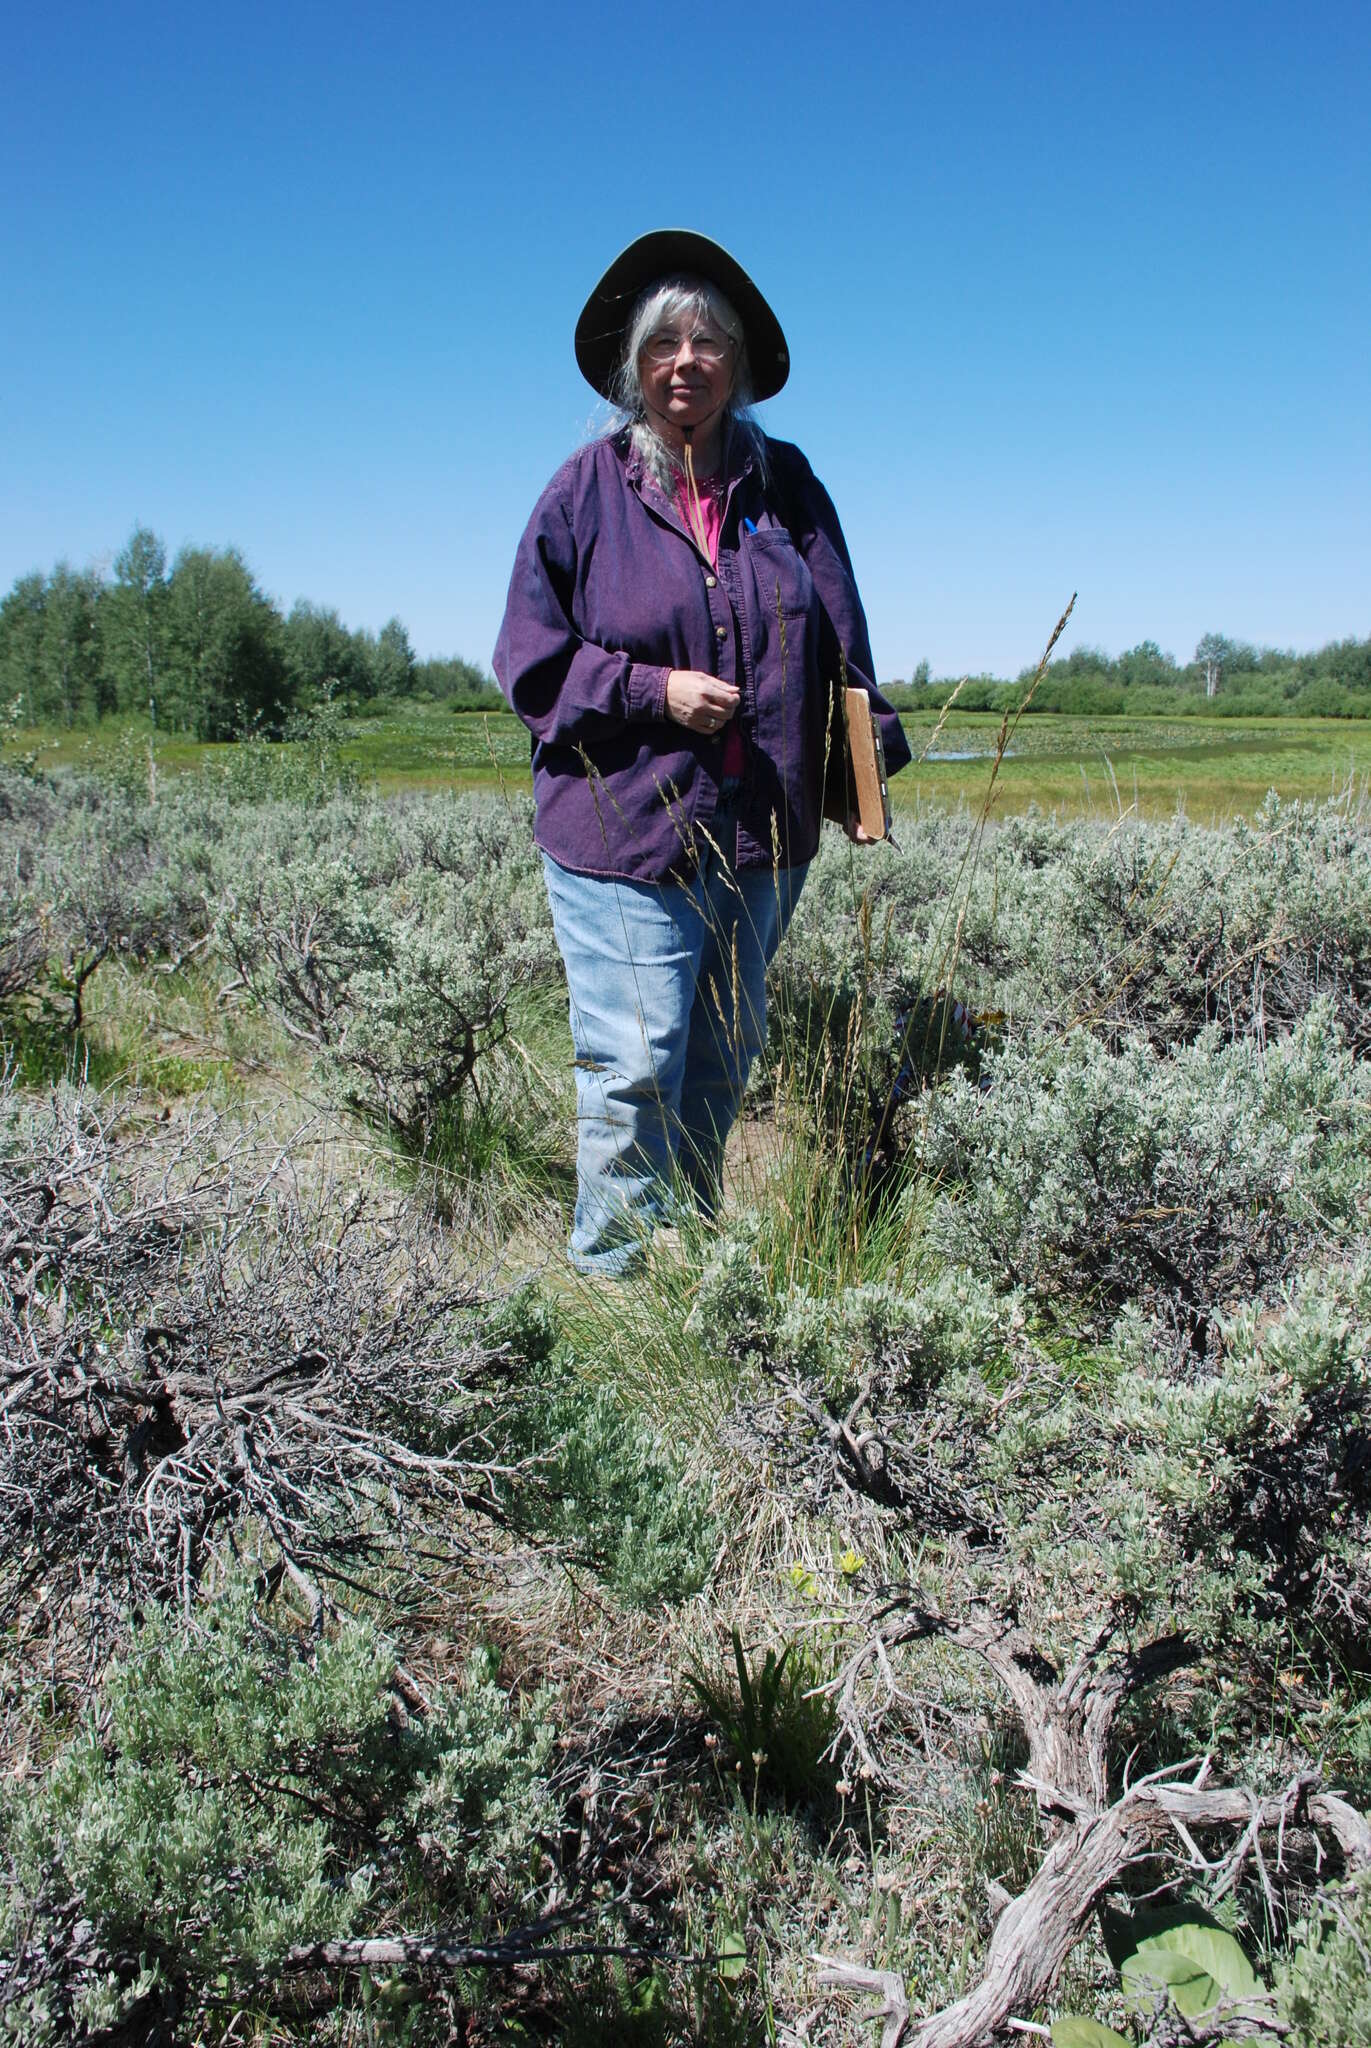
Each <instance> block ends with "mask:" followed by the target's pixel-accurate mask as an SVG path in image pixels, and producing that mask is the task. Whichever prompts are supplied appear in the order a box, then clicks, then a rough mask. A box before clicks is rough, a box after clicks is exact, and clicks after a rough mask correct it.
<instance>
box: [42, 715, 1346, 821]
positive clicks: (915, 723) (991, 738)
mask: <svg viewBox="0 0 1371 2048" xmlns="http://www.w3.org/2000/svg"><path fill="white" fill-rule="evenodd" d="M904 724H905V730H906V731H907V732H908V734H909V738H910V742H911V744H912V746H913V749H914V755H915V759H914V761H913V762H912V763H911V765H910V766H909V767H908V768H907V769H905V770H904V772H903V773H902V774H900V775H899V776H898V777H897V778H896V780H895V781H894V782H893V783H892V785H891V794H892V800H893V803H894V807H895V809H896V811H897V812H908V811H913V810H919V809H922V808H925V807H927V806H930V805H932V806H935V807H939V808H955V807H957V806H958V805H960V804H965V805H966V806H967V807H968V808H969V809H971V810H973V811H979V810H980V808H981V806H982V804H983V803H984V801H985V798H986V794H987V791H988V789H989V786H990V781H991V769H992V765H993V763H994V758H995V753H996V748H997V743H998V740H999V735H1000V728H1001V724H1002V720H1001V718H1000V716H999V714H997V713H994V712H966V713H960V714H958V713H954V714H953V715H952V716H950V717H949V718H948V719H947V720H946V722H945V723H943V724H941V725H940V724H939V721H938V719H937V717H936V716H935V715H934V714H932V713H930V712H910V713H906V714H905V715H904ZM258 744H260V745H262V746H263V747H264V749H265V751H266V752H268V753H270V754H273V755H274V754H275V753H277V752H278V749H277V748H276V747H274V746H271V745H270V744H269V743H258ZM300 744H302V743H294V744H293V745H292V748H291V751H294V750H295V747H296V746H298V745H300ZM6 751H7V753H8V755H9V757H10V758H11V759H13V758H15V757H16V756H17V755H19V754H22V755H23V756H24V757H26V758H29V759H32V760H33V761H34V763H35V765H37V766H40V767H44V768H50V767H57V766H66V767H76V768H80V767H93V768H96V769H101V768H109V767H115V768H118V769H120V770H122V771H123V772H124V773H125V774H126V775H128V774H130V773H132V774H144V773H145V772H146V764H147V761H148V757H149V733H148V730H147V728H146V726H139V725H138V724H136V723H135V722H133V721H123V720H121V721H109V722H107V723H106V724H105V725H103V726H101V727H100V728H99V729H97V730H96V731H95V732H93V733H92V732H89V731H86V732H79V731H72V732H62V731H61V730H59V729H56V728H43V729H39V730H37V731H30V732H27V733H24V734H23V735H22V736H20V737H17V738H15V739H13V740H11V741H10V742H9V744H8V746H7V749H6ZM150 751H151V758H152V761H153V764H154V766H155V771H156V773H157V774H158V775H166V774H180V773H183V772H184V771H185V770H187V769H192V768H205V767H209V766H212V765H214V764H216V763H217V764H219V765H221V766H224V767H228V766H229V765H230V764H231V763H233V762H234V761H235V759H236V758H237V757H238V756H239V754H240V752H241V747H240V745H239V744H235V743H217V744H214V743H202V742H199V741H196V740H193V739H190V738H189V737H185V736H182V735H174V734H173V735H166V736H164V735H161V734H158V735H157V736H156V737H155V739H154V740H153V741H152V744H151V750H150ZM279 751H281V752H282V753H284V752H285V751H286V750H285V749H284V748H282V749H280V750H279ZM330 751H331V754H332V756H333V758H334V760H335V761H336V763H337V765H338V766H340V767H343V768H346V769H349V770H351V771H352V772H353V773H354V774H355V775H356V777H357V778H358V780H359V781H361V782H365V783H369V784H374V785H375V786H376V787H377V788H379V789H380V790H381V791H382V793H385V794H396V793H399V792H401V791H413V792H416V793H417V792H422V791H439V790H447V791H454V792H459V793H460V792H465V791H471V790H478V789H490V790H494V789H498V788H500V787H505V788H507V789H509V790H511V791H522V790H524V789H526V788H527V787H528V777H529V763H528V740H527V735H526V734H525V732H524V730H523V728H522V726H521V725H520V724H519V721H518V720H517V719H516V718H515V717H514V716H513V714H512V713H510V712H508V711H504V710H496V711H489V712H482V711H457V712H454V711H452V710H449V709H447V708H446V707H444V706H441V705H427V704H413V705H409V706H406V707H405V708H404V709H403V710H398V711H395V712H393V713H391V714H390V715H388V716H385V717H380V718H353V719H345V720H341V721H339V722H338V724H337V727H336V736H334V737H332V738H331V741H330ZM1368 776H1371V720H1361V719H1347V718H1250V719H1249V718H1121V717H1096V718H1075V717H1066V716H1062V715H1060V714H1057V713H1053V712H1031V713H1029V714H1027V715H1026V716H1024V717H1023V718H1021V719H1020V720H1019V722H1018V724H1017V725H1015V726H1014V727H1013V729H1012V731H1011V732H1010V733H1009V735H1008V740H1007V746H1006V751H1005V754H1004V758H1003V759H1002V760H1001V762H1000V767H999V771H998V774H997V775H996V777H995V787H994V805H993V813H992V814H993V815H994V816H997V817H1009V816H1013V815H1015V814H1018V813H1022V812H1025V811H1027V810H1028V809H1029V808H1030V807H1031V806H1034V805H1036V806H1037V808H1038V809H1039V810H1041V811H1044V812H1047V813H1049V814H1050V813H1056V814H1057V815H1059V816H1062V817H1086V816H1102V815H1103V816H1109V815H1112V814H1117V813H1119V812H1122V811H1132V812H1133V813H1135V814H1136V815H1138V816H1140V817H1144V818H1154V819H1156V818H1167V817H1172V816H1174V815H1175V814H1177V813H1178V812H1179V813H1180V814H1181V815H1183V816H1185V817H1187V818H1189V819H1190V820H1191V821H1192V822H1193V823H1195V824H1206V825H1207V824H1216V823H1222V822H1223V821H1225V820H1227V819H1230V818H1234V817H1241V816H1246V815H1248V814H1249V813H1250V812H1252V811H1253V810H1255V809H1256V807H1257V806H1258V805H1259V804H1260V803H1261V802H1262V800H1263V799H1264V797H1265V796H1266V794H1267V792H1268V790H1272V789H1274V790H1277V791H1278V792H1279V793H1280V795H1281V796H1282V797H1285V798H1304V799H1312V800H1315V801H1321V800H1323V799H1324V798H1326V797H1329V796H1333V795H1337V794H1340V793H1342V792H1344V791H1346V790H1348V789H1349V788H1351V789H1352V790H1353V791H1356V790H1358V789H1360V787H1361V786H1362V785H1363V784H1364V782H1365V781H1366V779H1367V778H1368Z"/></svg>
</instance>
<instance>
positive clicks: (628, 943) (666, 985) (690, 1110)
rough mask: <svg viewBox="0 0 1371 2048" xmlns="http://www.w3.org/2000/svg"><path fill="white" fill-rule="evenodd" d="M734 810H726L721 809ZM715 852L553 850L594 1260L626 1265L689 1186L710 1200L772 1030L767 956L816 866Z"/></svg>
mask: <svg viewBox="0 0 1371 2048" xmlns="http://www.w3.org/2000/svg"><path fill="white" fill-rule="evenodd" d="M720 822H723V821H720ZM715 837H716V838H718V839H719V841H720V847H721V854H716V853H715V852H713V851H712V850H710V851H708V852H707V854H706V858H705V861H704V863H703V865H702V866H701V868H700V870H699V872H698V873H697V874H696V875H695V876H694V878H693V879H692V880H691V881H689V882H619V881H613V880H611V879H608V878H607V877H604V876H600V875H577V874H573V873H571V872H570V870H569V869H567V868H563V867H559V866H558V864H557V862H556V861H555V860H553V859H552V857H551V855H550V854H546V853H545V854H544V855H543V871H544V874H545V876H546V878H547V893H548V899H549V901H550V903H551V905H552V923H553V928H554V930H555V932H556V934H557V944H558V946H559V947H560V948H561V954H562V959H563V960H564V961H565V963H566V974H567V983H568V987H569V989H570V994H571V1038H572V1044H573V1047H574V1050H575V1055H576V1183H577V1192H576V1216H575V1221H574V1224H573V1227H572V1232H571V1242H570V1244H569V1246H568V1252H569V1255H570V1258H571V1263H572V1264H573V1266H576V1267H577V1268H578V1269H579V1270H580V1271H581V1272H583V1273H603V1274H619V1273H625V1272H627V1271H629V1270H630V1268H631V1267H633V1266H634V1265H635V1264H636V1263H637V1262H638V1261H639V1259H640V1258H641V1257H642V1254H643V1251H644V1249H645V1247H646V1245H647V1241H648V1239H649V1238H650V1237H651V1235H652V1231H653V1227H654V1225H655V1224H656V1223H657V1222H658V1221H659V1220H660V1219H661V1218H663V1217H664V1216H666V1215H667V1214H668V1212H669V1211H670V1209H671V1207H672V1204H673V1201H674V1200H675V1198H676V1196H677V1195H678V1194H680V1193H684V1194H685V1195H686V1196H687V1197H693V1199H694V1201H695V1202H696V1203H697V1204H698V1205H699V1206H700V1207H701V1208H703V1209H704V1210H705V1211H706V1213H710V1212H712V1210H713V1208H714V1205H715V1203H716V1201H717V1198H718V1186H719V1174H720V1169H721V1167H722V1164H723V1151H724V1140H725V1138H726V1137H727V1136H728V1133H729V1130H730V1129H731V1128H732V1125H733V1121H734V1119H735V1117H736V1116H737V1114H738V1109H739V1106H740V1104H741V1102H742V1099H743V1089H744V1088H745V1086H746V1085H747V1076H748V1070H749V1068H750V1067H751V1065H752V1061H753V1058H754V1056H755V1055H756V1054H757V1053H758V1052H759V1051H760V1049H761V1046H762V1041H763V1039H764V1037H765V1035H766V970H767V963H768V962H769V961H770V959H771V956H772V954H773V953H774V952H775V951H776V948H777V946H778V945H779V944H780V942H781V939H782V938H783V936H784V934H785V929H786V926H787V925H788V924H789V922H790V915H791V912H792V910H793V909H794V907H795V903H796V900H797V898H798V897H799V894H800V890H801V888H802V886H803V884H804V878H805V874H806V872H807V869H806V868H805V867H794V868H782V869H780V870H778V871H775V872H773V870H772V869H770V868H756V869H751V868H750V869H747V870H745V871H744V872H743V873H741V874H735V872H734V871H733V869H732V867H731V866H730V865H729V864H728V860H727V859H726V858H724V857H722V853H723V852H726V851H727V848H726V841H725V838H724V835H723V833H722V832H721V831H719V830H717V829H716V832H715Z"/></svg>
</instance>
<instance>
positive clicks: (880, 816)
mask: <svg viewBox="0 0 1371 2048" xmlns="http://www.w3.org/2000/svg"><path fill="white" fill-rule="evenodd" d="M842 707H843V722H842V750H843V753H844V755H845V757H846V758H845V760H844V763H843V768H844V771H845V772H844V773H842V774H841V775H839V776H835V777H833V781H834V782H835V783H836V784H837V787H836V789H834V791H833V800H832V801H830V802H826V803H825V805H824V816H825V817H826V818H833V819H834V820H835V821H836V822H837V823H838V824H840V825H847V824H849V823H850V822H851V821H852V820H854V819H855V820H856V822H857V823H858V824H859V825H860V826H861V828H862V830H863V831H864V832H866V833H868V834H869V835H870V837H871V838H872V839H886V838H888V837H889V834H890V823H891V820H890V784H889V781H888V779H887V777H886V770H885V746H884V744H883V742H882V739H881V728H880V725H879V724H878V722H877V720H876V718H875V716H874V715H873V713H872V709H871V699H870V697H868V696H867V694H866V691H865V690H863V689H860V688H858V687H857V686H856V685H855V684H852V683H849V684H847V686H846V687H845V688H844V690H843V693H842ZM836 765H837V764H836V763H835V764H834V766H835V767H836Z"/></svg>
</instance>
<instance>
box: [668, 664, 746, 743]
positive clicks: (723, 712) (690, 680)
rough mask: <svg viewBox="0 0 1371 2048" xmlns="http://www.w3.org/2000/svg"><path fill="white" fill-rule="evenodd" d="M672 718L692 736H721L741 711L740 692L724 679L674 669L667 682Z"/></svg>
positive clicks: (696, 670) (689, 670) (687, 670)
mask: <svg viewBox="0 0 1371 2048" xmlns="http://www.w3.org/2000/svg"><path fill="white" fill-rule="evenodd" d="M666 708H667V713H668V716H669V717H671V718H674V719H675V721H676V723H677V724H678V725H684V726H687V727H689V729H690V730H691V731H692V732H717V731H718V730H719V728H720V727H721V726H723V725H726V724H727V723H728V721H729V719H730V718H732V716H733V714H734V712H735V711H736V710H737V708H738V692H737V690H736V689H735V688H734V686H733V684H732V683H726V682H724V680H723V678H722V677H721V676H707V675H705V674H704V673H703V672H702V671H701V670H699V669H689V668H674V669H672V671H671V673H670V675H669V676H668V677H667V679H666Z"/></svg>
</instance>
